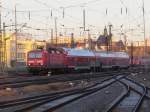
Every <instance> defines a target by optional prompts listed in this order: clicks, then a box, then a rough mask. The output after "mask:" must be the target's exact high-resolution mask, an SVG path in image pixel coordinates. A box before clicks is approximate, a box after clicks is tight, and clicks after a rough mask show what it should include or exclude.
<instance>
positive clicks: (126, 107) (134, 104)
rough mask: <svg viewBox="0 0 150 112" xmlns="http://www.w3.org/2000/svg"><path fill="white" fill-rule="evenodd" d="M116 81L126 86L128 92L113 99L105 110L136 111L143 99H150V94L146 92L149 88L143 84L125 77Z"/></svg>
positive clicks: (110, 111) (113, 111) (109, 111)
mask: <svg viewBox="0 0 150 112" xmlns="http://www.w3.org/2000/svg"><path fill="white" fill-rule="evenodd" d="M118 81H119V82H120V83H122V84H124V85H125V86H126V88H128V89H127V91H128V92H127V93H126V95H125V96H123V97H121V98H120V99H117V100H116V101H114V102H113V103H112V104H111V105H110V107H109V108H108V109H107V110H106V111H105V112H116V111H117V112H137V111H138V110H139V109H140V107H141V105H142V103H143V101H144V99H149V100H150V95H149V94H147V91H150V90H148V89H147V87H145V86H144V85H141V84H139V83H136V82H135V81H134V80H131V79H128V78H126V77H125V78H123V79H121V80H118Z"/></svg>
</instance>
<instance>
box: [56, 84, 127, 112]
mask: <svg viewBox="0 0 150 112" xmlns="http://www.w3.org/2000/svg"><path fill="white" fill-rule="evenodd" d="M124 89H125V88H124V86H122V85H120V83H114V84H112V85H111V86H108V87H106V88H104V89H102V90H100V91H98V92H96V93H93V94H91V95H88V96H86V97H83V98H81V99H79V100H76V101H74V102H72V103H70V104H68V105H65V106H63V107H61V108H59V109H57V110H55V111H54V112H102V111H104V110H105V109H107V108H108V106H109V104H111V103H112V102H113V101H114V100H115V99H116V98H118V96H120V95H121V94H122V93H123V92H124Z"/></svg>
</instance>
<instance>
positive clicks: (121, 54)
mask: <svg viewBox="0 0 150 112" xmlns="http://www.w3.org/2000/svg"><path fill="white" fill-rule="evenodd" d="M95 55H96V56H101V57H116V58H117V57H118V58H119V57H121V58H129V55H128V54H127V53H126V52H107V51H104V52H96V53H95Z"/></svg>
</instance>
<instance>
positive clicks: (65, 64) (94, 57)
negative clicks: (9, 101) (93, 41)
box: [27, 48, 129, 72]
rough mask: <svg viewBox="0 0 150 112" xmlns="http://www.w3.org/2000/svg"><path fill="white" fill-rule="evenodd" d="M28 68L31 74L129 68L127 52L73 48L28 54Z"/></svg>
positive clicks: (37, 51)
mask: <svg viewBox="0 0 150 112" xmlns="http://www.w3.org/2000/svg"><path fill="white" fill-rule="evenodd" d="M27 67H28V70H29V71H30V72H39V71H46V72H47V71H51V72H53V71H60V70H61V71H64V70H65V71H66V70H67V71H72V70H96V71H100V70H101V69H102V68H119V67H120V68H122V67H123V68H124V67H126V68H127V67H129V56H128V54H127V53H125V52H96V51H91V50H81V49H71V48H50V49H49V50H47V51H46V50H34V51H30V52H28V59H27Z"/></svg>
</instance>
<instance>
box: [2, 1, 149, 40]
mask: <svg viewBox="0 0 150 112" xmlns="http://www.w3.org/2000/svg"><path fill="white" fill-rule="evenodd" d="M143 1H144V8H145V23H146V38H149V37H150V7H149V4H150V1H149V0H1V2H2V9H1V12H2V22H5V23H6V25H8V26H9V25H13V24H14V4H16V10H17V24H18V25H17V28H18V29H20V30H21V31H23V32H27V33H31V34H32V35H33V36H34V37H35V38H41V39H47V38H49V37H50V32H51V29H54V28H55V27H54V24H55V18H57V19H56V21H57V28H58V33H60V32H61V33H62V34H64V35H68V36H69V35H70V34H71V33H72V32H73V33H75V35H76V36H79V35H80V34H82V33H83V29H82V28H81V27H83V10H85V12H86V16H85V23H86V25H85V26H86V29H89V30H90V33H91V35H92V36H96V37H98V35H99V34H100V33H101V34H102V33H103V29H104V27H105V26H106V27H108V25H109V24H112V25H113V27H112V33H113V34H114V36H115V37H116V38H117V39H122V38H123V36H121V35H120V34H121V32H123V33H125V34H126V35H127V38H128V40H132V41H143V29H144V25H143V13H142V7H143ZM121 10H122V11H121ZM126 10H127V11H126ZM63 12H64V17H63ZM106 12H107V13H106ZM121 12H122V13H121ZM24 24H26V26H27V27H23V25H24ZM121 26H122V28H121ZM13 29H14V27H8V28H7V30H8V31H10V30H11V31H13ZM37 29H40V30H37Z"/></svg>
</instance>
